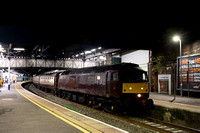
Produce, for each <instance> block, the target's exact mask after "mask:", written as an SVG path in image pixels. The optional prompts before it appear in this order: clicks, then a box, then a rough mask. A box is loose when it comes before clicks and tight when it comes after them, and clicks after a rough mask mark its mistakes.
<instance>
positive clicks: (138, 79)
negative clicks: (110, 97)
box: [119, 71, 148, 83]
mask: <svg viewBox="0 0 200 133" xmlns="http://www.w3.org/2000/svg"><path fill="white" fill-rule="evenodd" d="M119 78H120V81H122V82H124V83H142V82H148V79H147V73H146V72H145V71H121V72H119Z"/></svg>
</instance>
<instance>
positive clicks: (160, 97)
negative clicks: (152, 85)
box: [149, 92, 200, 113]
mask: <svg viewBox="0 0 200 133" xmlns="http://www.w3.org/2000/svg"><path fill="white" fill-rule="evenodd" d="M149 97H150V98H151V99H153V101H154V104H155V105H158V106H164V107H169V108H177V109H182V110H187V111H191V112H197V113H200V98H194V97H186V96H184V97H181V96H177V95H175V96H174V95H167V94H159V93H156V92H151V93H150V96H149Z"/></svg>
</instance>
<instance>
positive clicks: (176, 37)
mask: <svg viewBox="0 0 200 133" xmlns="http://www.w3.org/2000/svg"><path fill="white" fill-rule="evenodd" d="M173 40H174V41H179V44H180V65H179V66H180V83H181V84H180V90H181V96H183V87H182V86H183V83H182V70H181V69H182V68H181V60H182V56H181V39H180V37H179V36H174V37H173Z"/></svg>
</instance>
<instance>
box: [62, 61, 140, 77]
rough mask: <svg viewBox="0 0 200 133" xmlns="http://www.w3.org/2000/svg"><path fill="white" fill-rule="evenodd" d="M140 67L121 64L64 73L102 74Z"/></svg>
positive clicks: (131, 64)
mask: <svg viewBox="0 0 200 133" xmlns="http://www.w3.org/2000/svg"><path fill="white" fill-rule="evenodd" d="M137 67H139V65H137V64H133V63H121V64H116V65H106V66H96V67H88V68H79V69H72V70H67V71H65V72H63V73H62V75H65V74H81V73H102V72H105V71H108V70H131V69H134V68H137Z"/></svg>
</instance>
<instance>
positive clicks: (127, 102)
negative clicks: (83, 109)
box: [33, 63, 153, 113]
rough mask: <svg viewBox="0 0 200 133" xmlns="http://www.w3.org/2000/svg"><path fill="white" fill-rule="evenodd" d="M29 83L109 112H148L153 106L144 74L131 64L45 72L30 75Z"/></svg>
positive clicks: (144, 72)
mask: <svg viewBox="0 0 200 133" xmlns="http://www.w3.org/2000/svg"><path fill="white" fill-rule="evenodd" d="M33 84H34V85H35V86H36V87H38V88H40V89H42V90H45V91H47V92H51V93H52V94H54V95H57V96H59V97H61V98H64V99H68V100H71V101H76V102H79V103H84V104H87V105H89V106H92V107H95V108H102V109H103V110H105V111H107V112H111V113H114V112H123V111H126V112H127V111H134V110H141V109H142V110H145V111H149V110H150V109H151V108H152V107H153V100H151V99H149V84H148V78H147V72H146V71H144V70H142V69H140V68H139V66H138V65H137V64H132V63H121V64H116V65H108V66H98V67H89V68H81V69H70V70H64V71H54V72H47V73H44V74H42V75H37V76H34V77H33Z"/></svg>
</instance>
